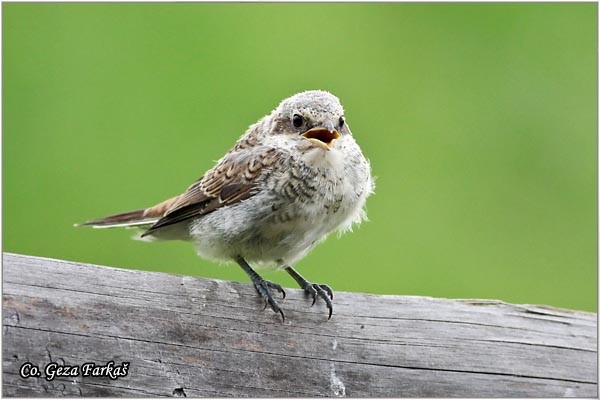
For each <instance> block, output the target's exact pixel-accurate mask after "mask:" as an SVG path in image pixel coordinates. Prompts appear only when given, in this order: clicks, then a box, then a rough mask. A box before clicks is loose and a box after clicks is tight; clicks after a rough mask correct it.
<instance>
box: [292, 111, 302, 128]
mask: <svg viewBox="0 0 600 400" xmlns="http://www.w3.org/2000/svg"><path fill="white" fill-rule="evenodd" d="M292 123H293V124H294V126H295V127H296V128H300V127H301V126H302V124H303V123H304V118H302V117H301V116H300V115H298V114H294V117H293V118H292Z"/></svg>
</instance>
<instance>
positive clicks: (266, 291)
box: [254, 279, 285, 322]
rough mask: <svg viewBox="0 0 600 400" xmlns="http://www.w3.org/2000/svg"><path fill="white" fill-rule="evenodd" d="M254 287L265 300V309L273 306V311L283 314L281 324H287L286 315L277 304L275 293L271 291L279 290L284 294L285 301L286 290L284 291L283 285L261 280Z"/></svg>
mask: <svg viewBox="0 0 600 400" xmlns="http://www.w3.org/2000/svg"><path fill="white" fill-rule="evenodd" d="M254 287H255V288H256V291H257V292H258V294H260V296H261V297H262V298H263V299H265V309H266V308H267V306H271V309H272V310H273V311H275V312H276V313H279V314H281V322H285V315H284V314H283V311H282V310H281V308H280V307H279V305H278V304H277V301H276V300H275V298H274V297H273V292H272V291H271V289H275V290H277V291H278V292H279V293H281V294H282V298H284V299H285V290H283V288H282V287H281V285H278V284H276V283H273V282H269V281H266V280H264V279H261V280H260V281H257V282H254Z"/></svg>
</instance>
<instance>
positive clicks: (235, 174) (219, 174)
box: [142, 147, 276, 236]
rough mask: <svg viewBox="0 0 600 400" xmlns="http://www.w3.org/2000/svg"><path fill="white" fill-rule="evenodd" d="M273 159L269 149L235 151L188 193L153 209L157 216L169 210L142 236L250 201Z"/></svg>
mask: <svg viewBox="0 0 600 400" xmlns="http://www.w3.org/2000/svg"><path fill="white" fill-rule="evenodd" d="M274 157H276V153H275V150H274V149H272V148H269V147H262V148H261V147H255V148H253V149H251V150H250V149H235V148H234V149H233V150H232V151H231V152H230V153H228V154H227V155H226V156H225V157H223V158H222V159H221V160H220V161H219V163H218V164H217V165H216V166H215V167H214V168H212V169H211V170H209V171H208V172H207V173H206V174H205V175H204V176H203V177H202V178H200V179H198V180H197V181H196V182H194V183H193V184H192V185H191V186H190V187H189V188H188V189H187V191H186V192H185V193H183V194H181V195H180V196H177V197H174V198H173V199H170V200H167V201H165V202H163V203H160V204H158V205H157V206H154V207H152V208H150V209H149V210H152V209H156V211H154V212H158V210H163V209H164V208H167V209H166V211H165V212H164V214H161V215H162V218H160V219H159V220H158V221H157V222H156V223H155V224H154V225H152V226H151V227H150V228H149V229H148V230H147V231H146V232H144V233H143V234H142V236H146V235H149V234H151V233H152V232H154V231H156V230H157V229H160V228H163V227H165V226H169V225H172V224H176V223H179V222H182V221H185V220H188V219H190V218H197V217H200V216H203V215H206V214H209V213H211V212H213V211H215V210H217V209H218V208H220V207H224V206H229V205H234V204H236V203H239V202H241V201H243V200H246V199H248V198H250V197H251V196H252V195H253V194H254V193H253V189H254V188H255V187H256V183H257V181H258V179H259V177H260V176H261V174H262V173H263V170H264V168H265V167H268V166H270V165H272V164H273V162H274V160H273V158H274Z"/></svg>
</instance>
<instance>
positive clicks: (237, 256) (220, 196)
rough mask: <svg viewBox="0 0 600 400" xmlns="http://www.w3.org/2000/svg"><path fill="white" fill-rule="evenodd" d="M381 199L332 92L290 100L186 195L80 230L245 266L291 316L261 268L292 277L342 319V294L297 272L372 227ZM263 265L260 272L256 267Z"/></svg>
mask: <svg viewBox="0 0 600 400" xmlns="http://www.w3.org/2000/svg"><path fill="white" fill-rule="evenodd" d="M373 192H374V179H373V177H372V176H371V166H370V162H369V161H368V159H367V158H365V156H364V155H363V153H362V151H361V149H360V147H359V145H358V144H357V142H356V141H355V140H354V137H353V135H352V132H351V131H350V126H349V124H348V121H347V120H346V117H345V115H344V109H343V107H342V105H341V103H340V100H339V99H338V98H337V97H336V96H335V95H333V94H331V93H330V92H327V91H323V90H308V91H303V92H300V93H297V94H295V95H293V96H290V97H288V98H286V99H284V100H283V101H281V103H280V104H279V105H278V106H277V107H276V108H275V109H274V110H273V111H272V112H271V113H270V114H268V115H266V116H265V117H263V118H261V119H260V120H259V121H258V122H256V123H255V124H253V125H251V126H250V127H249V128H248V129H247V130H246V132H245V133H244V134H243V135H242V136H241V137H240V138H239V140H238V141H237V142H236V144H235V145H234V146H233V147H232V148H231V149H230V150H229V151H228V152H227V153H226V154H225V155H224V156H223V157H222V158H221V159H219V160H218V161H217V162H216V165H215V166H214V167H213V168H211V169H209V170H208V171H206V173H205V174H204V175H203V176H202V177H201V178H199V179H198V180H196V181H195V182H194V183H193V184H192V185H191V186H189V187H188V188H187V190H186V191H185V192H183V193H182V194H180V195H177V196H175V197H172V198H169V199H167V200H165V201H163V202H161V203H159V204H156V205H154V206H152V207H148V208H142V209H138V210H134V211H128V212H123V213H119V214H113V215H109V216H106V217H103V218H98V219H93V220H90V221H87V222H84V223H81V224H78V226H92V227H96V228H112V227H137V228H142V229H145V231H144V232H143V233H141V234H140V235H138V238H139V239H142V240H148V241H154V240H186V241H191V242H193V244H194V246H195V249H196V252H197V253H198V255H199V256H200V257H202V258H205V259H209V260H214V261H220V262H223V261H224V262H230V263H231V262H235V263H237V264H238V265H239V266H240V267H241V268H242V270H243V271H244V272H245V273H246V274H247V275H248V277H249V279H250V280H251V281H252V283H253V285H254V287H255V289H256V291H257V292H258V294H259V296H260V297H261V298H262V299H263V300H264V302H265V309H266V308H267V306H270V308H271V309H272V310H273V311H274V312H275V313H279V314H280V315H281V319H282V322H284V321H285V314H284V313H283V310H282V309H281V307H280V306H279V303H278V301H277V300H276V296H275V292H278V293H280V295H281V296H282V298H285V290H284V289H283V287H282V286H281V285H279V284H277V283H274V282H271V281H267V280H265V279H264V278H263V277H262V276H260V275H259V274H258V273H257V272H256V271H255V268H257V267H271V268H273V269H283V270H284V271H286V272H287V273H288V274H289V275H291V277H292V278H293V279H294V280H295V281H296V282H297V284H298V285H299V286H300V288H301V289H302V290H303V291H304V292H305V293H306V294H307V295H309V296H311V297H312V300H313V301H312V305H314V304H315V302H316V300H317V298H320V299H322V300H323V301H324V302H325V303H326V305H327V308H328V311H329V316H328V320H329V319H331V316H332V314H333V304H332V301H333V290H332V289H331V288H330V287H329V286H328V285H326V284H316V283H311V282H309V281H308V280H306V279H305V278H304V277H303V276H302V275H300V274H299V273H298V272H297V271H296V270H295V269H294V268H293V267H292V265H294V264H295V263H296V262H297V261H299V260H300V259H302V258H303V257H304V256H306V255H307V254H308V253H309V252H310V251H311V250H312V249H313V248H314V247H315V246H316V245H317V244H319V243H320V242H322V241H323V240H325V238H326V237H327V236H328V235H329V234H331V233H332V232H335V231H337V232H338V233H339V234H340V235H341V234H343V233H345V232H347V231H350V230H352V227H353V225H355V224H360V223H361V222H362V221H363V220H366V206H365V204H366V200H367V197H369V196H370V195H371V194H372V193H373ZM251 265H254V268H253V267H252V266H251Z"/></svg>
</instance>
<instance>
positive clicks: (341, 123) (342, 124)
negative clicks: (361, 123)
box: [340, 117, 346, 128]
mask: <svg viewBox="0 0 600 400" xmlns="http://www.w3.org/2000/svg"><path fill="white" fill-rule="evenodd" d="M345 123H346V118H344V117H340V128H341V127H343V126H344V124H345Z"/></svg>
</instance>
